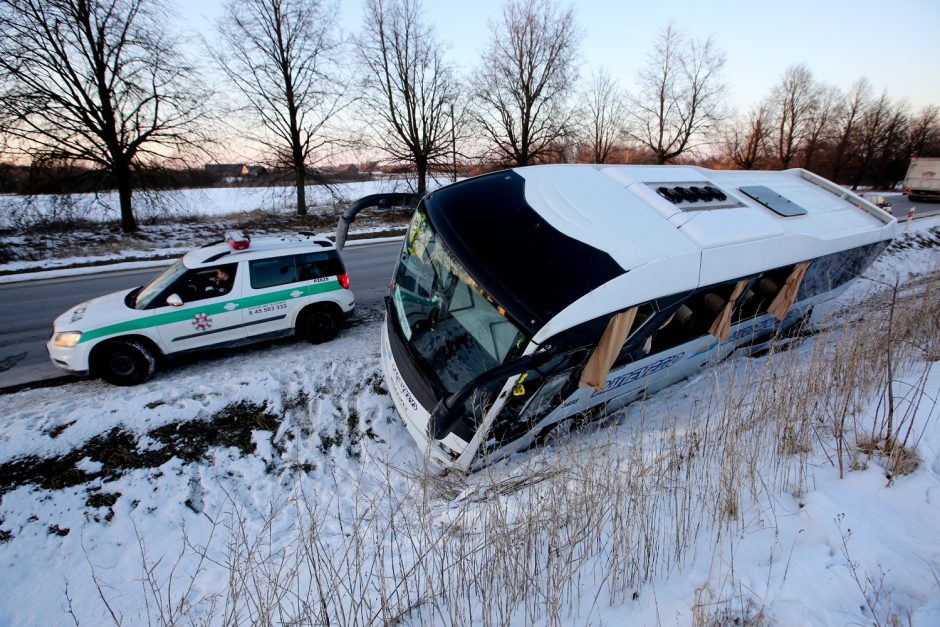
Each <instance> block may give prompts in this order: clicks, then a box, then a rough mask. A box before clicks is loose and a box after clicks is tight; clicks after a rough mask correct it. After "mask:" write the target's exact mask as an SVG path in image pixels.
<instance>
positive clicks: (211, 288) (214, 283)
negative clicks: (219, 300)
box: [206, 268, 230, 294]
mask: <svg viewBox="0 0 940 627" xmlns="http://www.w3.org/2000/svg"><path fill="white" fill-rule="evenodd" d="M229 287H230V282H229V276H228V272H226V271H225V270H223V269H222V268H217V269H216V271H215V274H213V275H212V276H211V277H209V284H208V285H207V286H206V292H209V293H211V294H225V293H226V292H228V291H229Z"/></svg>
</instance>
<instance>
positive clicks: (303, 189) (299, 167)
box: [294, 161, 307, 216]
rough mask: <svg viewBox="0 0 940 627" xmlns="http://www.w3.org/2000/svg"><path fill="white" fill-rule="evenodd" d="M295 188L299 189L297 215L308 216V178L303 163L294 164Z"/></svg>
mask: <svg viewBox="0 0 940 627" xmlns="http://www.w3.org/2000/svg"><path fill="white" fill-rule="evenodd" d="M294 186H295V187H296V188H297V215H299V216H305V215H307V176H306V172H305V170H304V164H303V161H301V162H300V163H299V164H298V163H296V162H295V163H294Z"/></svg>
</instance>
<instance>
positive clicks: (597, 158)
mask: <svg viewBox="0 0 940 627" xmlns="http://www.w3.org/2000/svg"><path fill="white" fill-rule="evenodd" d="M584 101H585V102H586V103H587V104H586V105H585V109H584V127H585V128H584V131H583V134H584V136H585V140H586V143H587V148H588V149H589V151H590V158H591V162H592V163H607V160H608V159H610V157H611V155H612V154H613V152H614V149H615V148H616V147H617V145H618V144H619V143H621V142H623V140H624V137H625V136H626V120H627V107H626V96H625V95H624V93H623V91H622V90H621V89H620V87H619V86H618V85H617V82H616V81H615V80H614V79H613V78H611V76H610V74H608V73H607V71H606V70H604V69H603V68H602V69H600V70H598V71H597V72H594V73H592V74H591V82H590V83H589V84H588V87H587V90H586V91H585V93H584Z"/></svg>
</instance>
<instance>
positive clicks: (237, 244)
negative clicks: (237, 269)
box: [225, 231, 251, 250]
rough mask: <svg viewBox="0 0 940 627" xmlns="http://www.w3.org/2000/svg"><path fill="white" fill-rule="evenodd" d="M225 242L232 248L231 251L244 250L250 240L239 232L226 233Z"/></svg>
mask: <svg viewBox="0 0 940 627" xmlns="http://www.w3.org/2000/svg"><path fill="white" fill-rule="evenodd" d="M225 241H226V242H228V245H229V246H231V247H232V250H245V249H246V248H248V246H249V245H250V244H251V238H250V237H248V236H247V235H245V234H244V233H242V232H241V231H227V232H226V233H225Z"/></svg>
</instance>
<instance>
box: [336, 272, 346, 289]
mask: <svg viewBox="0 0 940 627" xmlns="http://www.w3.org/2000/svg"><path fill="white" fill-rule="evenodd" d="M336 280H337V281H339V284H340V285H342V286H343V289H344V290H348V289H349V275H348V274H346V273H345V272H344V273H342V274H337V275H336Z"/></svg>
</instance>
